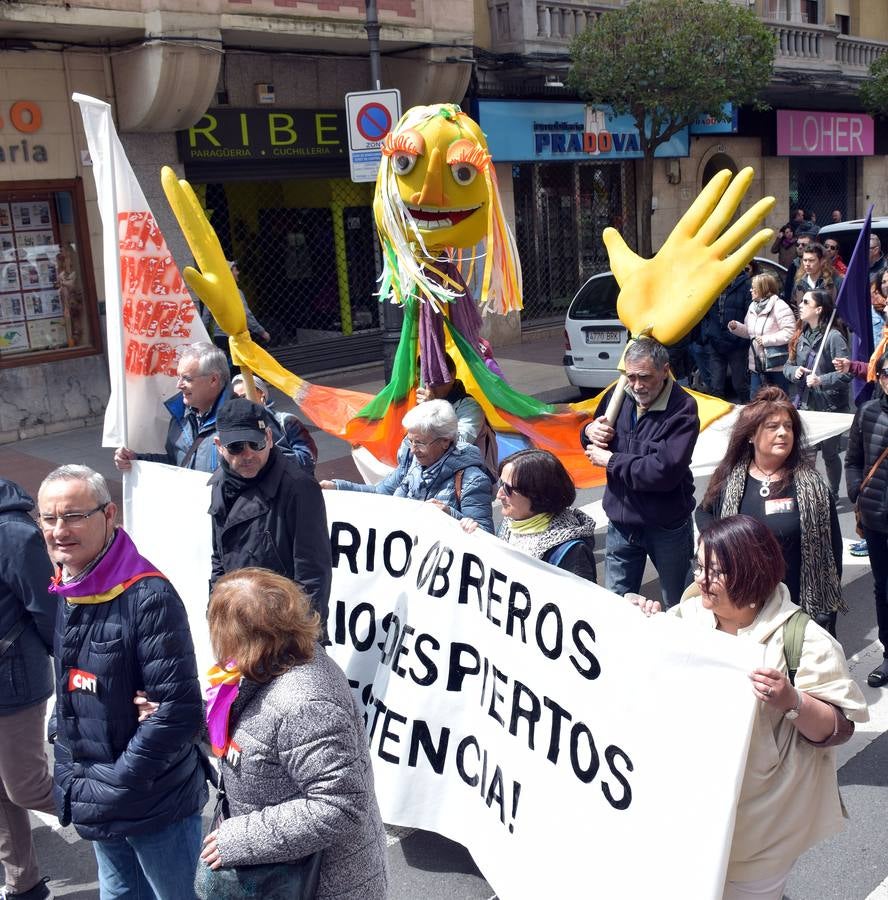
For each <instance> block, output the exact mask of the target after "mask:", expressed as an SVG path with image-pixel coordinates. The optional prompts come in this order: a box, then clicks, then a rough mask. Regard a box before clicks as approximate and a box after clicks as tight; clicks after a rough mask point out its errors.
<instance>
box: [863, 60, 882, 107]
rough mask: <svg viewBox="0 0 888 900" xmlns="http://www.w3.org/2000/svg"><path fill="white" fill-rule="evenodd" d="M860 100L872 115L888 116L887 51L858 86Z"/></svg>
mask: <svg viewBox="0 0 888 900" xmlns="http://www.w3.org/2000/svg"><path fill="white" fill-rule="evenodd" d="M860 102H861V103H862V104H863V108H864V109H865V110H866V111H867V112H868V113H870V114H871V115H874V116H888V53H883V54H882V55H881V56H880V57H879V58H878V59H877V60H876V61H875V62H874V63H873V64H872V65H871V66H870V70H869V78H868V79H867V80H866V81H864V83H863V84H862V85H861V86H860Z"/></svg>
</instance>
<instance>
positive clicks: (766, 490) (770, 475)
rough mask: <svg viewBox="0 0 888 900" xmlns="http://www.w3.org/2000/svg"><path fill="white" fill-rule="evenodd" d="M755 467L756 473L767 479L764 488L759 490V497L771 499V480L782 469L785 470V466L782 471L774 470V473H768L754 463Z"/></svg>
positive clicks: (763, 484) (763, 483)
mask: <svg viewBox="0 0 888 900" xmlns="http://www.w3.org/2000/svg"><path fill="white" fill-rule="evenodd" d="M753 466H755V468H756V471H757V472H758V473H759V474H760V475H764V477H765V480H764V481H763V482H762V486H761V487H760V488H759V497H762V498H767V497H770V496H771V479H772V478H773V477H774V476H775V475H776V474H777V473H778V472H779V471H780V469H782V468H783V466H781V467H780V469H774V471H773V472H766V471H765V470H764V469H763V468H762V467H761V466H759V465H756V463H753Z"/></svg>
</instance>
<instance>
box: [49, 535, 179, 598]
mask: <svg viewBox="0 0 888 900" xmlns="http://www.w3.org/2000/svg"><path fill="white" fill-rule="evenodd" d="M151 575H156V576H158V577H159V578H165V577H166V576H165V575H164V574H163V573H162V572H158V571H157V569H155V567H154V566H153V565H152V564H151V563H150V562H148V560H147V559H145V557H144V556H142V555H141V554H140V553H139V551H138V550H136V545H135V544H134V543H133V541H132V538H131V537H130V536H129V535H128V534H127V533H126V532H125V531H124V530H123V529H122V528H118V529H117V530H116V531H115V533H114V538H113V539H112V541H111V545H110V546H109V547H108V549H107V550H106V551H105V555H104V556H103V557H102V558H101V559H100V560H99V562H98V563H97V564H96V566H95V568H94V569H92V570H91V571H89V572H88V573H87V574H86V575H85V576H84V577H83V578H80V579H77V580H75V581H69V582H68V583H67V584H63V583H62V569H61V567H59V569H58V571H57V572H56V574H55V576H54V577H53V579H52V581H51V582H50V585H49V592H50V593H51V594H57V595H58V596H59V597H64V599H65V600H67V601H68V603H107V602H108V601H109V600H113V599H114V598H115V597H119V596H120V595H121V594H122V593H123V592H124V591H125V590H126V589H127V588H128V587H129V586H130V585H132V584H134V583H135V582H137V581H139V579H141V578H148V577H149V576H151Z"/></svg>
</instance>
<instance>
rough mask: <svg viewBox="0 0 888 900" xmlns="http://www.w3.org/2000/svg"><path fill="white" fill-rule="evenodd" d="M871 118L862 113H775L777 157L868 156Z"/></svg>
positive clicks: (810, 111)
mask: <svg viewBox="0 0 888 900" xmlns="http://www.w3.org/2000/svg"><path fill="white" fill-rule="evenodd" d="M874 131H875V129H874V126H873V119H872V116H867V115H864V114H862V113H843V112H821V111H815V110H803V109H778V110H777V155H778V156H872V155H873V144H874V140H873V135H874Z"/></svg>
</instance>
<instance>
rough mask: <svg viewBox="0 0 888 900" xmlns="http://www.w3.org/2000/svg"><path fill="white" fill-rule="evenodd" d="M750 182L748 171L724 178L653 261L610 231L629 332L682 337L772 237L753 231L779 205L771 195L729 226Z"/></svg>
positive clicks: (620, 307)
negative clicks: (639, 253)
mask: <svg viewBox="0 0 888 900" xmlns="http://www.w3.org/2000/svg"><path fill="white" fill-rule="evenodd" d="M752 177H753V171H752V169H750V168H746V169H743V170H742V171H741V172H739V173H738V174H737V175H736V176H735V177H734V178H733V180H732V178H731V173H730V172H729V171H727V170H725V171H723V172H719V173H718V175H716V176H715V177H714V178H713V179H712V180H711V181H710V182H709V184H707V185H706V187H705V188H704V189H703V190H702V192H701V193H700V195H699V196H698V197H697V199H696V200H695V201H694V203H693V204H692V205H691V208H690V209H689V210H688V211H687V212H686V213H685V214H684V215H683V216H682V217H681V219H680V220H679V222H678V224H677V225H676V226H675V228H674V229H673V230H672V233H671V234H670V235H669V237H668V238H667V240H666V242H665V243H664V244H663V246H662V248H661V249H660V251H659V252H658V253H657V254H656V255H655V256H654V258H653V259H643V258H642V257H640V256H638V255H637V254H636V253H633V252H632V251H631V250H630V249H629V248H628V247H627V246H626V243H625V242H624V241H623V238H622V237H621V236H620V233H619V232H618V231H616V230H615V229H613V228H607V229H605V231H604V234H603V238H604V243H605V245H606V246H607V252H608V257H609V258H610V264H611V269H612V271H613V273H614V276H615V277H616V279H617V282H618V284H619V285H620V296H619V299H618V300H617V311H618V313H619V316H620V319H621V321H622V322H623V324H624V325H625V326H626V327H627V328H628V329H629V332H630V334H632V335H640V334H641V333H642V332H647V333H649V334H650V335H651V336H652V337H654V338H656V340H658V341H660V342H661V343H663V344H666V345H669V344H674V343H675V342H676V341H678V340H680V339H681V338H683V337H684V336H685V335H686V334H687V333H688V332H689V331H690V330H691V329H692V328H693V327H694V325H696V324H697V323H698V322H699V321H700V320H701V319H702V318H703V316H704V315H705V314H706V310H707V309H709V307H710V306H711V305H712V301H713V300H714V299H715V298H716V297H717V296H718V295H719V294H720V293H721V291H722V290H724V288H725V287H726V286H727V285H728V284H730V282H731V281H732V280H733V279H734V277H735V276H736V275H737V273H738V272H740V270H741V269H742V268H743V267H744V266H745V265H746V264H747V263H748V262H749V261H750V260H751V259H752V258H753V257H754V256H755V255H756V253H757V252H758V251H759V250H760V249H761V248H762V247H763V246H765V244H767V243H768V242H769V241H770V240H771V239H772V237H773V232H772V231H771V230H770V229H768V228H765V229H762V230H761V231H758V232H755V233H754V228H755V225H756V223H757V222H759V221H760V220H761V219H763V218H764V216H766V215H767V213H768V212H769V211H770V210H771V208H772V207H773V206H774V202H775V201H774V198H773V197H765V198H763V199H761V200H759V201H758V202H757V203H755V204H754V205H753V206H752V207H751V208H750V209H749V210H747V211H746V212H745V213H743V215H741V216H740V218H739V219H737V221H736V222H735V223H734V224H733V225H730V222H731V219H732V218H733V217H734V214H735V213H736V212H737V209H738V207H739V206H740V203H741V201H742V200H743V197H744V196H745V194H746V191H747V190H748V188H749V185H750V183H751V182H752ZM729 225H730V227H729Z"/></svg>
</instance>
